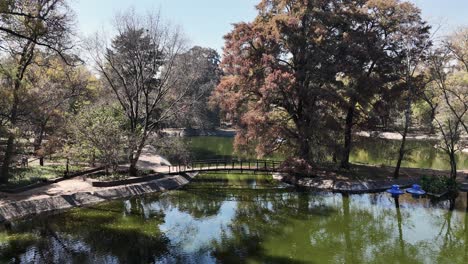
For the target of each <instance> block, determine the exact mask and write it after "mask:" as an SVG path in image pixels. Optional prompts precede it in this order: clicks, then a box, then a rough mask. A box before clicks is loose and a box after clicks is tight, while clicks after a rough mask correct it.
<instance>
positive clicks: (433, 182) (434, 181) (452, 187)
mask: <svg viewBox="0 0 468 264" xmlns="http://www.w3.org/2000/svg"><path fill="white" fill-rule="evenodd" d="M421 187H422V189H423V190H425V191H426V192H428V193H434V194H442V193H444V192H447V191H448V192H453V191H456V190H457V189H458V183H457V181H456V180H455V179H452V178H449V177H446V176H423V177H422V178H421Z"/></svg>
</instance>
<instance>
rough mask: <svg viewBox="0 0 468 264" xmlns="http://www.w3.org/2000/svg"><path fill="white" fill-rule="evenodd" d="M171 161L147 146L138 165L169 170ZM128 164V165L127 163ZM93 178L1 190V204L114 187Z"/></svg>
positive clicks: (76, 178) (145, 168)
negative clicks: (10, 191)
mask: <svg viewBox="0 0 468 264" xmlns="http://www.w3.org/2000/svg"><path fill="white" fill-rule="evenodd" d="M167 165H170V163H169V161H167V160H166V159H164V158H163V157H161V156H159V155H157V154H156V150H155V149H154V148H153V147H151V146H147V147H145V148H144V149H143V151H142V154H141V157H140V160H139V161H138V163H137V167H138V168H139V169H143V170H153V171H154V172H167ZM127 166H128V165H127ZM92 182H93V179H88V178H86V177H75V178H72V179H68V180H64V181H61V182H57V183H53V184H50V185H46V186H42V187H38V188H34V189H32V190H29V191H25V192H21V193H16V194H7V193H1V192H0V197H1V199H0V206H1V205H4V204H8V203H11V202H14V201H20V200H34V199H43V198H46V197H53V196H61V195H71V194H75V193H79V192H91V193H93V192H96V191H98V190H104V189H112V188H113V187H93V185H92Z"/></svg>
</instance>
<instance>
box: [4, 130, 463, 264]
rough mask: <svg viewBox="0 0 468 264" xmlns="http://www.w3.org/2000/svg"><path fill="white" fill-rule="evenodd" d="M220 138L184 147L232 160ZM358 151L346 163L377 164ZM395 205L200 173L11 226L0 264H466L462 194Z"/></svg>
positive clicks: (375, 197)
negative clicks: (171, 186) (180, 183)
mask: <svg viewBox="0 0 468 264" xmlns="http://www.w3.org/2000/svg"><path fill="white" fill-rule="evenodd" d="M229 140H232V139H227V138H192V139H190V146H191V148H192V149H193V151H194V157H196V158H198V159H205V158H213V157H222V156H226V157H227V156H232V155H237V154H233V149H232V144H229V143H228V142H229ZM214 142H218V143H216V144H215V143H214ZM362 148H365V145H363V146H362ZM358 150H359V147H357V148H356V149H355V150H354V152H353V161H355V162H356V161H362V162H364V161H365V162H376V163H377V164H378V162H382V160H385V158H383V157H382V158H378V155H377V156H374V154H373V153H375V152H376V151H374V150H368V151H367V152H368V154H366V155H361V156H359V155H357V156H356V154H357V153H359V151H358ZM356 151H357V152H356ZM413 153H414V152H413ZM413 155H414V154H413ZM363 157H367V158H366V160H363V159H362V158H363ZM370 157H372V158H370ZM415 157H416V156H415ZM435 157H437V155H436V156H435ZM407 164H417V163H407ZM419 164H422V163H419ZM424 164H428V165H427V166H429V164H431V165H430V166H431V167H433V166H437V165H436V164H441V163H439V162H431V163H424ZM398 203H399V205H400V206H399V207H397V206H396V204H397V203H396V200H395V199H393V198H392V197H391V196H390V195H388V194H386V193H379V194H364V195H342V194H333V193H316V192H308V191H301V190H297V189H296V188H293V187H291V186H289V185H285V184H283V183H279V182H277V181H275V180H273V179H272V177H271V175H265V174H225V173H210V174H204V175H199V176H197V177H196V178H195V180H194V181H193V182H191V183H190V184H188V185H186V186H185V187H184V188H182V189H180V190H175V191H170V192H166V193H158V194H151V195H145V196H141V197H135V198H132V199H122V200H117V201H113V202H109V203H104V204H99V205H95V206H91V207H89V208H77V209H72V210H69V211H67V212H64V213H61V214H56V215H43V216H38V217H34V218H33V219H29V220H22V221H16V222H13V223H12V224H11V226H6V227H2V228H0V263H468V231H467V229H468V217H467V213H466V212H467V211H468V207H467V196H466V193H461V194H460V195H459V196H458V197H457V198H456V199H452V200H441V201H436V200H430V199H426V198H419V199H416V198H413V197H411V196H410V195H408V194H405V195H402V196H401V197H400V198H399V200H398Z"/></svg>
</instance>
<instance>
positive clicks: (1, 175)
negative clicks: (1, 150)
mask: <svg viewBox="0 0 468 264" xmlns="http://www.w3.org/2000/svg"><path fill="white" fill-rule="evenodd" d="M14 141H15V137H14V136H13V135H10V136H8V141H7V147H6V149H5V156H4V157H3V164H2V170H1V172H0V183H7V182H8V176H9V174H10V163H11V160H12V159H13V150H14Z"/></svg>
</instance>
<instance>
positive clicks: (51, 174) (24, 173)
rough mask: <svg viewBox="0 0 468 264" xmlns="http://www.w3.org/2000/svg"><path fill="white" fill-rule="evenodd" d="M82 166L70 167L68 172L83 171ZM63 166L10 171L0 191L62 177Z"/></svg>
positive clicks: (30, 167) (0, 186)
mask: <svg viewBox="0 0 468 264" xmlns="http://www.w3.org/2000/svg"><path fill="white" fill-rule="evenodd" d="M83 169H84V166H81V165H70V166H69V171H70V172H76V171H80V170H83ZM64 172H65V165H46V166H39V165H34V166H29V167H27V168H14V169H12V172H11V173H12V176H11V178H10V179H9V181H8V183H7V184H0V189H14V188H19V187H23V186H26V185H30V184H33V183H38V182H41V181H44V180H49V179H55V178H59V177H63V176H64Z"/></svg>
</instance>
